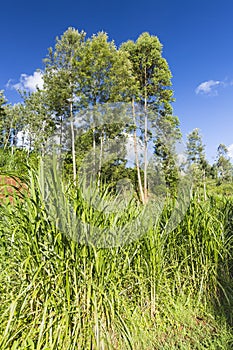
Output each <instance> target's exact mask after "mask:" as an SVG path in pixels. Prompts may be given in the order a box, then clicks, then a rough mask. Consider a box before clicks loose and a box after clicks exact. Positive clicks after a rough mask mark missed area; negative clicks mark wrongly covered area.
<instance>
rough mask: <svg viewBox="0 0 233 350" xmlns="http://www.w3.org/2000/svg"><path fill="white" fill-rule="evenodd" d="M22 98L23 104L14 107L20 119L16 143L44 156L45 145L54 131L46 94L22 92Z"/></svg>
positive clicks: (40, 91)
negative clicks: (18, 135) (18, 136)
mask: <svg viewBox="0 0 233 350" xmlns="http://www.w3.org/2000/svg"><path fill="white" fill-rule="evenodd" d="M22 97H23V103H22V104H18V105H17V106H16V107H17V114H18V115H19V118H20V127H19V128H18V130H19V131H20V140H18V143H19V144H20V146H21V147H23V148H27V149H28V151H30V150H32V149H33V150H36V151H37V152H39V153H40V154H44V153H45V151H46V143H47V141H48V139H49V137H50V136H51V135H52V134H53V133H54V129H55V123H54V121H53V120H52V116H51V112H50V109H49V108H48V106H47V104H46V93H45V91H44V90H39V89H38V90H37V91H35V92H32V93H26V92H24V93H23V94H22Z"/></svg>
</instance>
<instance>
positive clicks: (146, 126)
mask: <svg viewBox="0 0 233 350" xmlns="http://www.w3.org/2000/svg"><path fill="white" fill-rule="evenodd" d="M144 73H145V95H144V113H145V120H144V129H145V130H144V200H145V203H147V200H148V193H147V143H148V135H147V134H148V125H147V123H148V120H147V88H146V67H145V72H144Z"/></svg>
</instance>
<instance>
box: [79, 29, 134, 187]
mask: <svg viewBox="0 0 233 350" xmlns="http://www.w3.org/2000/svg"><path fill="white" fill-rule="evenodd" d="M76 65H77V66H78V69H79V71H80V72H82V78H81V81H82V82H81V85H82V94H83V96H84V99H85V103H86V105H87V106H88V107H89V108H90V109H91V111H92V113H89V114H88V115H89V117H90V118H89V120H86V122H87V124H88V123H89V125H90V127H91V128H92V130H93V153H94V158H96V157H95V155H96V147H97V145H99V146H100V154H99V157H98V159H94V164H93V165H94V168H95V169H96V168H97V171H98V185H100V178H101V172H102V170H101V169H102V158H103V152H104V145H105V144H107V143H108V139H109V138H114V137H118V136H119V135H120V134H121V133H122V131H123V129H124V128H125V125H124V123H123V124H121V122H120V118H119V115H118V116H117V115H116V113H115V115H114V110H112V108H111V104H112V103H116V102H121V101H124V102H127V101H128V100H129V98H130V95H131V93H130V91H131V90H132V86H133V84H134V78H133V76H132V72H131V63H130V61H129V60H128V55H127V54H126V52H122V51H118V50H117V48H116V46H115V44H114V42H113V41H110V42H109V41H108V36H107V34H106V33H104V32H100V33H98V34H97V35H93V36H92V37H91V38H90V39H88V40H87V41H86V44H85V47H84V52H83V59H82V60H81V61H76ZM103 104H105V106H103V107H100V108H98V105H103ZM107 104H109V106H108V105H107ZM115 109H117V107H116V106H115ZM114 117H115V118H114Z"/></svg>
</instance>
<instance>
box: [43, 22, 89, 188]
mask: <svg viewBox="0 0 233 350" xmlns="http://www.w3.org/2000/svg"><path fill="white" fill-rule="evenodd" d="M85 36H86V34H85V33H84V32H83V31H82V32H79V31H78V30H76V29H74V28H68V30H67V31H65V32H64V34H63V35H62V36H61V38H56V44H55V48H54V49H52V48H49V54H48V57H47V58H46V59H45V60H44V62H45V65H46V66H45V74H44V77H43V78H44V87H45V90H46V95H47V103H48V105H49V107H50V110H51V112H52V113H53V114H54V116H55V122H56V124H57V125H58V127H59V129H60V130H59V131H60V146H62V144H63V141H64V139H63V136H64V128H65V127H66V123H67V120H68V119H70V132H71V149H72V159H73V179H74V183H76V155H75V132H74V120H73V117H74V115H73V114H74V113H75V112H76V110H78V109H79V108H80V107H81V106H80V102H81V101H82V99H81V95H82V85H81V83H80V78H81V77H82V72H80V70H79V69H78V65H77V64H76V62H78V61H82V58H83V45H84V42H85Z"/></svg>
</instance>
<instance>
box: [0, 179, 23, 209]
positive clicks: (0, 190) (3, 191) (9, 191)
mask: <svg viewBox="0 0 233 350" xmlns="http://www.w3.org/2000/svg"><path fill="white" fill-rule="evenodd" d="M25 191H27V186H26V185H25V184H24V183H23V182H22V181H20V180H19V179H18V178H12V177H10V176H5V175H0V205H1V203H2V202H6V201H7V200H9V201H10V202H11V203H12V202H13V201H14V196H15V195H17V197H22V194H23V193H25Z"/></svg>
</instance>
